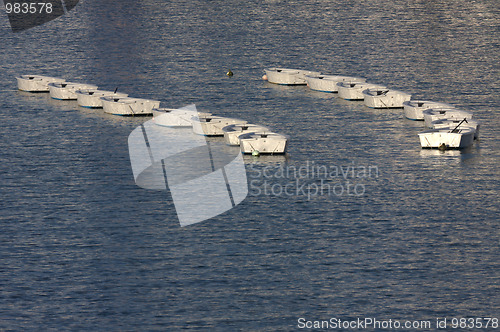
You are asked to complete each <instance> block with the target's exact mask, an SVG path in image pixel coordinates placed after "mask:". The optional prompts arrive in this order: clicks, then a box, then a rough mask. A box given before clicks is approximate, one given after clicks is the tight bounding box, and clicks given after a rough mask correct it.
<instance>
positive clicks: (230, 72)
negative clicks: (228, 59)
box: [226, 69, 233, 77]
mask: <svg viewBox="0 0 500 332" xmlns="http://www.w3.org/2000/svg"><path fill="white" fill-rule="evenodd" d="M226 75H227V76H229V77H231V76H233V72H232V71H231V69H229V71H228V72H227V73H226Z"/></svg>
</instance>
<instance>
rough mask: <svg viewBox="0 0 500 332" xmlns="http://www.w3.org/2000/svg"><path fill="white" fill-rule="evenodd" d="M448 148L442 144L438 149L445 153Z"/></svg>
mask: <svg viewBox="0 0 500 332" xmlns="http://www.w3.org/2000/svg"><path fill="white" fill-rule="evenodd" d="M447 148H448V147H447V146H446V144H444V143H441V144H440V145H439V146H438V149H439V150H441V151H444V150H446V149H447Z"/></svg>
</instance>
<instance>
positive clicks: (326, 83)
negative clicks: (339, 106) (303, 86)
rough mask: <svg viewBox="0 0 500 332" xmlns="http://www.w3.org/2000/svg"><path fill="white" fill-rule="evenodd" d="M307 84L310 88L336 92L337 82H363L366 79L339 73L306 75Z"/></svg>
mask: <svg viewBox="0 0 500 332" xmlns="http://www.w3.org/2000/svg"><path fill="white" fill-rule="evenodd" d="M305 79H306V82H307V86H308V87H309V88H310V89H311V90H316V91H322V92H338V86H337V83H339V82H346V81H347V82H365V81H366V79H364V78H361V77H352V76H339V75H321V74H320V75H306V76H305Z"/></svg>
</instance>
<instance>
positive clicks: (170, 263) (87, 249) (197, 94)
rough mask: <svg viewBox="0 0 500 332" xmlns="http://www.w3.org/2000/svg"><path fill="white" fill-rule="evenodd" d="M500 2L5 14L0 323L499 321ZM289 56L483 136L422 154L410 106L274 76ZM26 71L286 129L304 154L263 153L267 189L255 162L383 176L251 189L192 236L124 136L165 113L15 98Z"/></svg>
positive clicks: (150, 326)
mask: <svg viewBox="0 0 500 332" xmlns="http://www.w3.org/2000/svg"><path fill="white" fill-rule="evenodd" d="M499 14H500V8H499V5H498V3H497V1H494V0H485V1H476V2H463V1H452V0H443V1H414V2H407V1H377V2H368V3H367V2H359V1H346V0H342V1H336V2H332V1H277V0H276V1H263V2H261V3H248V2H240V1H223V2H222V1H189V2H175V3H171V2H163V1H153V0H151V1H140V2H139V1H119V2H109V3H108V2H105V3H103V2H99V3H98V2H97V1H81V3H80V4H79V5H78V6H77V7H75V9H74V10H72V11H71V12H70V13H68V14H67V15H65V16H63V17H61V18H59V19H56V20H54V21H52V22H49V23H47V24H45V25H43V26H41V27H37V28H33V29H30V30H28V31H25V32H21V33H16V34H13V33H12V32H11V31H10V28H9V26H8V20H7V17H6V16H4V17H3V18H1V19H0V32H1V34H0V45H1V47H0V56H1V71H0V83H1V88H0V123H1V126H0V137H1V140H0V145H1V147H0V148H1V149H0V151H1V163H0V174H1V181H2V182H1V192H2V195H1V214H0V222H1V223H0V227H1V229H0V330H2V331H3V330H87V331H92V330H179V329H182V328H185V329H193V330H197V329H202V328H209V329H211V330H225V331H236V330H253V331H256V330H259V331H260V330H281V331H284V330H294V329H296V328H297V320H298V318H300V317H304V318H306V319H307V320H327V319H330V318H332V317H335V318H340V319H343V320H348V319H356V318H358V317H359V318H364V317H374V318H377V319H380V320H382V319H393V320H397V319H398V320H431V321H432V322H433V324H434V322H435V319H436V318H445V317H447V318H448V319H451V318H453V317H458V318H460V317H499V316H500V310H499V308H500V296H499V290H500V289H499V288H500V287H499V284H500V280H499V267H500V265H499V263H498V261H499V242H500V241H499V219H498V215H499V212H500V211H499V210H500V209H499V204H500V200H499V189H500V178H499V174H500V172H499V168H498V165H499V163H500V155H499V149H500V140H499V138H498V128H499V126H500V117H499V115H498V114H499V104H500V98H499V95H500V78H499V77H500V75H499V67H498V63H499V60H500V59H499V56H498V55H499V44H500V42H499V33H498V26H499V23H500V22H499V17H500V16H499ZM275 65H277V66H284V67H291V68H304V69H311V70H320V71H323V72H326V73H334V74H348V75H353V76H361V77H366V78H367V79H368V80H369V81H371V82H374V83H380V84H386V85H387V86H389V87H392V88H395V89H400V90H404V91H408V92H411V93H413V94H414V99H422V98H424V99H429V100H434V101H439V102H449V103H453V104H455V105H456V106H457V107H460V108H463V109H467V110H471V111H473V112H474V114H475V117H476V118H477V119H478V120H480V121H482V122H483V125H482V128H481V134H480V135H481V136H480V139H479V141H477V142H475V143H474V145H473V146H472V147H471V148H469V149H467V150H465V151H447V152H439V151H422V150H421V149H420V145H419V142H418V137H417V133H418V132H420V131H421V130H422V126H423V125H422V124H421V123H419V122H413V121H409V120H406V119H404V118H403V116H402V112H401V110H372V109H369V108H366V107H365V106H363V104H362V103H359V102H347V101H343V100H340V99H338V98H337V97H335V95H333V94H325V93H320V92H313V91H310V90H309V89H308V88H307V87H284V86H274V85H271V84H268V83H266V82H263V81H262V80H261V79H260V78H261V76H262V74H263V71H262V70H263V68H265V67H268V66H275ZM228 69H231V70H232V71H233V72H234V74H235V75H234V76H233V77H232V78H228V77H226V76H225V73H226V71H227V70H228ZM28 73H29V74H45V75H49V76H61V77H64V78H66V79H67V80H72V81H81V82H87V83H93V84H97V85H99V86H100V87H101V88H104V89H114V88H116V87H118V89H119V90H120V91H122V92H127V93H129V94H130V95H132V96H136V97H145V98H154V99H158V100H161V101H162V104H163V105H164V106H168V107H181V106H184V105H187V104H190V103H195V104H196V105H197V107H198V110H201V111H211V112H214V113H216V114H218V115H222V116H231V117H237V118H242V119H246V120H249V121H251V122H254V123H258V124H262V125H266V126H269V127H271V128H273V129H274V130H275V131H278V132H282V133H285V134H287V135H289V136H290V138H291V140H290V146H289V156H288V157H286V158H285V157H261V158H257V159H253V158H252V157H248V158H247V157H246V158H245V161H246V163H247V168H248V176H249V181H251V180H256V181H257V182H256V183H257V188H260V190H263V189H264V187H263V186H260V185H262V184H263V182H262V181H263V180H266V179H264V178H263V177H262V176H261V177H258V176H257V175H258V173H259V172H261V171H263V170H267V171H275V170H279V169H280V167H296V168H300V167H301V166H302V167H304V165H308V163H309V164H311V163H312V164H315V165H322V166H327V167H334V166H337V167H339V166H344V167H347V166H349V165H351V167H354V166H355V167H358V168H357V170H359V169H360V167H366V168H368V167H372V169H377V170H378V173H377V175H373V176H371V177H368V176H366V177H363V176H361V177H356V176H355V177H351V178H343V177H341V176H340V177H335V178H332V177H330V178H329V180H331V184H332V186H333V185H336V184H337V185H340V186H345V188H347V186H348V184H346V181H347V180H349V181H350V184H351V185H354V184H357V185H358V189H361V188H364V190H363V193H362V194H361V195H349V194H347V193H346V192H343V193H342V194H341V195H336V194H331V193H330V194H318V195H312V196H311V195H309V194H308V193H307V192H305V193H303V192H295V194H293V195H285V194H279V192H276V191H275V192H271V193H270V194H268V195H266V194H265V193H263V192H262V191H261V192H260V194H259V192H258V190H257V189H255V188H253V189H252V188H250V193H249V196H248V197H247V198H246V199H245V201H244V202H243V203H241V204H240V205H238V206H236V207H235V208H234V209H232V210H230V211H227V212H226V213H224V214H222V215H220V216H217V217H215V218H213V219H210V220H207V221H205V222H202V223H199V224H196V225H193V226H189V227H184V228H181V227H180V226H179V223H178V219H177V216H176V213H175V209H174V204H173V202H172V199H171V196H170V194H169V193H168V192H165V191H149V190H144V189H141V188H140V187H138V186H136V185H135V183H134V179H133V176H132V171H131V167H130V160H129V155H128V147H127V138H128V135H129V134H130V132H131V131H132V130H133V129H134V128H136V127H137V126H138V125H139V124H141V123H142V122H144V121H146V120H149V118H122V117H114V116H111V115H107V114H104V113H103V112H102V111H99V110H97V111H93V110H87V109H83V108H80V107H78V106H77V104H76V103H75V102H72V101H70V102H62V101H56V100H51V99H50V98H49V96H48V95H46V94H28V93H22V92H19V91H17V86H16V82H15V76H16V75H18V74H28ZM268 180H269V181H270V184H271V185H277V186H276V187H275V188H278V187H279V186H285V185H287V184H290V183H294V181H296V180H297V179H296V178H294V177H288V178H279V177H276V176H274V177H271V178H269V179H268ZM320 180H321V179H320V178H318V177H314V176H311V177H309V178H306V179H305V180H304V181H305V182H304V183H306V184H307V185H311V184H312V183H317V182H318V181H320ZM259 181H260V182H259ZM337 188H340V187H337ZM448 327H450V326H448Z"/></svg>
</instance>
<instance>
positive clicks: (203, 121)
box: [191, 115, 247, 136]
mask: <svg viewBox="0 0 500 332" xmlns="http://www.w3.org/2000/svg"><path fill="white" fill-rule="evenodd" d="M191 120H192V123H193V132H194V133H195V134H198V135H204V136H224V131H223V130H222V128H224V127H227V126H229V125H232V124H236V123H239V124H245V123H247V122H246V121H244V120H241V119H233V118H225V117H222V116H215V115H210V116H204V115H199V116H198V115H197V116H194V117H192V118H191Z"/></svg>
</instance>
